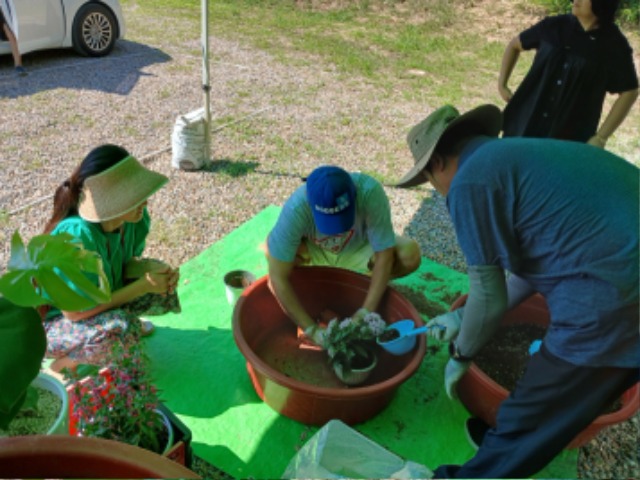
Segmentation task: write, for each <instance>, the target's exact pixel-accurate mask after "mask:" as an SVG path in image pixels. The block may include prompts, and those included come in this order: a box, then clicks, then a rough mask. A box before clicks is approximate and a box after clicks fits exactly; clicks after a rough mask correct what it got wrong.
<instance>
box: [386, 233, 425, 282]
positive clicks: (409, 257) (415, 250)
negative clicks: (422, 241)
mask: <svg viewBox="0 0 640 480" xmlns="http://www.w3.org/2000/svg"><path fill="white" fill-rule="evenodd" d="M421 260H422V256H421V252H420V246H419V245H418V242H416V241H415V240H413V239H410V238H405V237H399V238H398V242H397V244H396V255H395V262H394V263H395V264H394V268H393V275H394V276H395V277H402V276H405V275H409V274H410V273H412V272H415V271H416V270H417V269H418V267H420V262H421Z"/></svg>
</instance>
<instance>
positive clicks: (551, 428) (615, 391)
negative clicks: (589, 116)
mask: <svg viewBox="0 0 640 480" xmlns="http://www.w3.org/2000/svg"><path fill="white" fill-rule="evenodd" d="M500 123H501V122H500V111H499V109H498V108H497V107H494V106H491V105H483V106H481V107H478V108H476V109H473V110H471V111H469V112H466V113H464V114H460V113H459V112H458V111H457V110H456V109H455V108H453V107H451V106H445V107H442V108H440V109H438V110H436V111H435V112H433V113H432V114H430V115H429V116H427V118H426V119H425V120H423V121H422V122H421V123H420V124H419V125H417V126H416V127H414V128H413V129H412V130H411V132H410V133H409V136H408V142H409V147H410V149H411V152H412V154H413V157H414V165H413V167H412V168H411V169H410V170H409V172H408V173H407V174H406V175H405V176H404V177H403V178H402V179H401V180H400V183H399V184H400V185H401V186H404V187H406V186H415V185H419V184H423V183H426V182H429V183H431V185H432V186H433V188H435V189H436V190H437V191H438V192H439V193H440V194H442V195H444V196H445V197H446V206H447V209H448V211H449V214H450V216H451V220H452V223H453V226H454V228H455V231H456V236H457V239H458V242H459V244H460V247H461V249H462V252H463V253H464V255H465V259H466V263H467V266H468V267H467V268H468V276H469V296H468V299H467V302H466V305H465V307H463V308H461V309H458V310H455V311H454V312H450V313H446V314H444V315H441V316H438V317H436V318H434V319H432V320H431V321H429V322H428V323H427V325H429V326H434V325H439V326H441V327H442V328H441V329H438V328H432V329H430V331H429V332H430V333H429V334H430V335H431V336H433V337H434V338H436V339H439V340H442V341H446V342H450V343H449V352H450V356H451V358H450V360H449V362H448V363H447V365H446V368H445V390H446V393H447V394H448V395H449V397H451V398H456V385H457V383H458V381H459V380H460V378H461V377H462V376H463V375H464V373H465V372H466V371H467V369H468V368H469V366H470V364H471V361H472V359H473V357H474V355H476V354H477V353H478V352H479V351H480V350H481V349H482V347H483V346H484V345H485V344H486V343H487V342H488V341H489V339H490V338H491V337H492V335H493V334H494V332H495V331H496V329H497V328H498V325H499V323H500V321H501V319H502V316H503V315H504V313H505V312H506V311H507V310H508V309H510V308H512V307H514V306H516V305H517V304H519V303H520V302H521V301H523V300H525V299H526V298H528V297H529V296H531V295H532V294H534V293H536V292H538V293H540V294H542V295H543V296H544V298H545V299H546V302H547V305H548V308H549V312H550V317H551V320H550V325H549V328H548V329H547V332H546V335H545V337H544V339H543V341H542V344H541V347H540V348H539V350H538V351H537V352H535V353H533V355H532V356H531V357H530V359H529V363H528V366H527V369H526V372H525V373H524V374H523V376H522V378H521V379H520V381H519V382H518V384H517V386H516V387H515V390H514V391H513V392H511V395H510V396H509V397H508V398H507V399H506V400H505V401H504V402H503V403H502V404H501V406H500V409H499V411H498V414H497V424H496V425H495V427H493V428H490V427H489V426H488V425H485V427H486V428H484V432H485V433H484V435H482V434H480V435H479V438H476V439H475V440H476V442H477V443H478V444H479V449H478V451H477V453H476V455H475V456H474V457H473V458H472V459H471V460H469V461H468V462H467V463H465V464H463V465H441V466H440V467H438V468H437V469H436V470H435V471H434V475H435V477H436V478H524V477H531V476H532V475H534V474H535V473H536V472H538V471H539V470H541V469H542V468H543V467H544V466H545V465H547V464H548V463H549V462H550V461H551V460H552V459H553V458H554V457H555V456H556V455H557V454H558V453H560V452H561V451H562V450H563V449H564V448H565V447H566V446H567V445H568V444H569V442H570V441H571V440H572V439H573V438H574V437H575V436H576V435H577V434H579V433H580V432H581V431H582V430H583V429H584V428H585V427H586V426H587V425H588V424H589V423H591V422H592V421H593V420H594V419H595V418H596V417H597V416H598V415H599V414H601V413H602V412H603V410H605V409H606V408H607V407H608V406H609V404H610V402H611V401H612V400H614V399H616V398H618V397H619V396H620V395H621V394H622V393H623V392H624V391H625V390H627V389H628V388H630V387H631V386H633V385H634V384H635V383H636V382H637V381H638V378H639V374H640V369H639V367H640V335H639V333H638V323H639V314H638V312H639V304H638V284H639V279H638V264H639V258H638V251H639V248H638V246H639V242H638V232H639V231H640V225H639V223H640V222H639V220H638V216H639V213H638V198H639V196H640V192H639V190H640V189H639V182H638V179H639V178H640V175H639V174H640V171H639V170H638V168H637V167H636V166H634V165H633V164H632V163H630V162H628V161H626V160H624V159H623V158H620V157H618V156H616V155H614V154H612V153H610V152H607V151H605V150H603V149H601V148H598V147H594V146H591V145H588V144H584V143H578V142H570V141H564V140H555V139H534V138H515V137H510V138H496V136H497V134H498V132H499V130H500V128H499V127H500ZM472 425H473V427H474V428H473V431H472V429H471V428H470V427H471V426H472ZM476 427H477V421H475V422H473V423H472V424H469V425H468V430H469V432H468V433H470V434H474V432H475V434H478V433H481V431H480V432H479V429H477V428H476Z"/></svg>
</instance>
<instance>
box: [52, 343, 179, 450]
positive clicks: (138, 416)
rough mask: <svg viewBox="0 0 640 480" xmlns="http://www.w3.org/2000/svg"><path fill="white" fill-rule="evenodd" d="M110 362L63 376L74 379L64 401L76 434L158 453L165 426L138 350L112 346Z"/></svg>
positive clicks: (133, 346)
mask: <svg viewBox="0 0 640 480" xmlns="http://www.w3.org/2000/svg"><path fill="white" fill-rule="evenodd" d="M111 359H112V360H111V362H110V363H109V365H108V366H107V367H105V368H102V369H99V368H98V367H97V366H94V365H81V366H79V367H78V368H77V370H76V371H75V372H69V371H66V372H65V373H66V374H67V376H68V377H69V378H70V379H71V380H73V381H74V384H73V388H72V390H71V393H70V397H69V402H70V404H71V405H72V412H71V422H72V425H75V429H76V430H77V433H76V434H77V435H78V436H82V437H98V438H106V439H109V440H116V441H118V442H123V443H128V444H130V445H136V446H139V447H142V448H146V449H148V450H151V451H153V452H156V453H162V452H163V450H164V448H165V447H166V441H167V438H168V437H167V427H166V425H165V423H164V420H163V417H162V416H161V415H160V414H159V413H158V411H157V409H158V406H159V404H160V399H159V395H158V390H157V389H156V387H155V386H154V385H153V384H152V382H151V378H150V377H149V375H148V360H147V357H146V355H145V354H144V352H143V350H142V346H141V345H139V344H136V343H132V344H129V345H126V346H125V345H123V344H121V343H116V344H114V348H113V351H112V353H111Z"/></svg>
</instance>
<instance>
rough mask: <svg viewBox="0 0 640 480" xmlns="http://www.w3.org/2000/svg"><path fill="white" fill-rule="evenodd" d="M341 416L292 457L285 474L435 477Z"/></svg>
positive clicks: (288, 475)
mask: <svg viewBox="0 0 640 480" xmlns="http://www.w3.org/2000/svg"><path fill="white" fill-rule="evenodd" d="M432 477H433V472H431V470H429V469H428V468H427V467H425V466H424V465H420V464H418V463H414V462H411V461H405V460H403V459H402V458H400V457H399V456H397V455H395V454H393V453H391V452H390V451H388V450H386V449H385V448H383V447H381V446H380V445H378V444H377V443H375V442H373V441H372V440H370V439H368V438H367V437H365V436H364V435H362V434H361V433H359V432H357V431H356V430H354V429H352V428H350V427H349V426H347V425H345V424H344V423H343V422H341V421H340V420H331V421H329V422H328V423H327V424H326V425H324V426H323V427H322V428H321V429H320V430H318V431H317V432H316V434H315V435H314V436H313V437H311V438H310V439H309V441H308V442H307V443H305V445H304V446H303V447H302V448H301V449H300V450H299V451H298V453H297V454H296V455H295V456H294V457H293V458H292V459H291V461H290V462H289V465H288V466H287V468H286V470H285V471H284V473H283V474H282V478H432Z"/></svg>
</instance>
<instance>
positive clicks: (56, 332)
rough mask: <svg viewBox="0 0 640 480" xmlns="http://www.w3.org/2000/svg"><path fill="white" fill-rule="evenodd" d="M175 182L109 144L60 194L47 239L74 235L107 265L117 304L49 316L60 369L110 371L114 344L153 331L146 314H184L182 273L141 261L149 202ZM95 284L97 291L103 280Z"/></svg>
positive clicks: (50, 352) (52, 353)
mask: <svg viewBox="0 0 640 480" xmlns="http://www.w3.org/2000/svg"><path fill="white" fill-rule="evenodd" d="M167 181H168V178H167V177H165V176H164V175H161V174H159V173H157V172H153V171H151V170H149V169H147V168H145V167H144V166H143V165H142V164H140V162H138V161H137V160H136V159H135V158H134V157H132V156H131V155H130V154H129V152H127V151H126V150H125V149H124V148H122V147H119V146H116V145H109V144H106V145H101V146H99V147H97V148H95V149H93V150H92V151H91V152H89V154H88V155H87V156H86V157H85V159H84V160H83V161H82V163H81V164H80V165H79V166H78V167H77V168H76V170H75V171H74V172H73V174H72V175H71V176H70V177H69V179H67V180H65V181H64V182H63V183H62V185H60V186H59V187H58V189H57V190H56V193H55V196H54V204H53V214H52V216H51V218H50V219H49V222H48V223H47V226H46V227H45V233H51V234H54V235H55V234H59V233H63V232H66V233H69V234H71V235H72V236H73V237H74V238H75V239H76V240H77V241H79V242H80V243H82V245H83V246H84V248H85V249H86V250H90V251H93V252H96V253H97V254H98V255H99V256H100V257H101V258H102V264H103V269H104V273H105V275H106V277H107V279H108V281H109V284H110V287H111V300H110V301H109V302H107V303H104V304H100V305H97V306H95V307H93V308H91V309H89V310H85V311H80V312H68V311H60V310H58V309H56V308H51V310H49V312H47V314H46V316H45V329H46V331H47V356H48V357H52V358H54V359H55V360H54V362H53V363H52V364H51V369H52V370H54V371H60V370H62V369H63V368H65V367H69V368H74V367H75V366H76V365H77V364H79V363H90V364H96V365H103V364H105V363H106V361H107V359H108V357H109V354H110V352H111V349H112V348H113V344H114V343H116V342H119V343H125V344H127V343H130V342H135V341H137V340H138V339H139V337H140V336H141V335H148V334H150V333H151V332H152V331H153V324H152V323H151V322H149V321H146V320H140V319H139V318H138V315H142V314H159V313H164V312H166V311H179V310H180V306H179V302H178V298H177V295H176V293H175V289H176V285H177V283H178V279H179V272H178V270H177V269H173V268H172V267H170V266H169V265H167V264H166V263H164V262H161V261H158V260H154V259H145V258H141V256H142V253H143V251H144V247H145V241H146V237H147V234H148V233H149V227H150V223H151V219H150V217H149V213H148V211H147V209H146V205H147V200H148V198H149V197H150V196H151V195H153V194H154V193H155V192H156V191H158V190H159V189H160V188H162V186H164V184H165V183H167ZM92 280H93V281H95V282H96V284H97V282H98V278H97V277H95V278H93V279H92ZM72 288H73V287H72Z"/></svg>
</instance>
